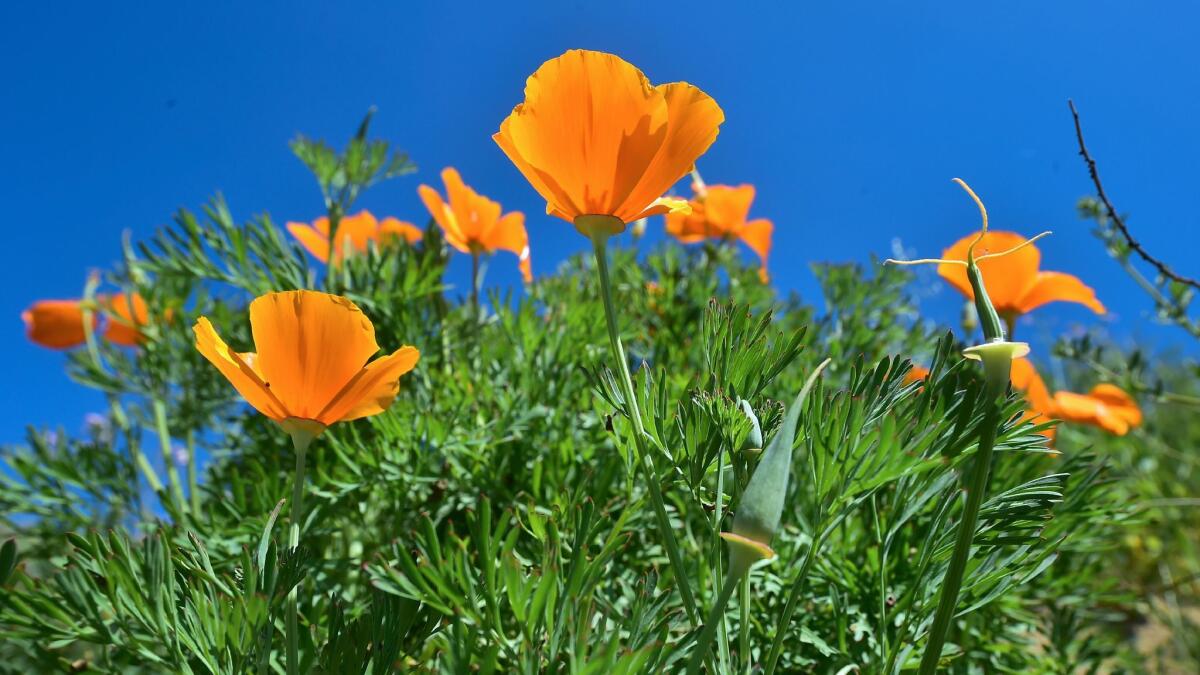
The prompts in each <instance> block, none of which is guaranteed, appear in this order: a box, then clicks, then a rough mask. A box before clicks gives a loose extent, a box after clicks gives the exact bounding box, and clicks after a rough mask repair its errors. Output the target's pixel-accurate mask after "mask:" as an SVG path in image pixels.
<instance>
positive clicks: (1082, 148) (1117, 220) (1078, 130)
mask: <svg viewBox="0 0 1200 675" xmlns="http://www.w3.org/2000/svg"><path fill="white" fill-rule="evenodd" d="M1067 105H1068V106H1070V107H1071V117H1072V118H1074V120H1075V139H1076V140H1077V141H1079V155H1080V156H1081V157H1083V161H1084V162H1086V163H1087V168H1088V173H1089V174H1091V176H1092V184H1093V185H1095V186H1096V196H1097V197H1099V198H1100V203H1102V204H1104V210H1105V212H1106V213H1107V215H1108V219H1109V220H1110V221H1112V223H1113V224H1114V225H1116V226H1117V230H1118V231H1119V232H1120V233H1121V236H1122V237H1124V238H1125V243H1127V244H1129V248H1131V249H1133V251H1134V252H1135V253H1137V254H1138V256H1140V257H1141V259H1142V260H1145V261H1146V262H1148V263H1150V264H1151V265H1153V266H1154V268H1155V269H1157V270H1158V272H1159V274H1161V275H1163V276H1164V277H1166V278H1168V279H1170V280H1172V281H1176V282H1178V283H1181V284H1186V285H1188V286H1191V287H1192V288H1195V289H1197V290H1200V281H1197V280H1195V279H1192V278H1190V277H1185V276H1183V275H1181V274H1178V273H1176V272H1175V271H1174V270H1172V269H1171V268H1170V267H1168V266H1167V264H1166V263H1164V262H1163V261H1161V260H1159V259H1158V258H1155V257H1154V256H1152V255H1150V253H1149V252H1147V251H1146V249H1144V248H1142V245H1141V244H1140V243H1138V241H1137V240H1136V239H1134V238H1133V235H1132V234H1130V233H1129V228H1128V227H1126V225H1125V220H1124V219H1123V218H1121V216H1120V215H1119V214H1118V213H1117V210H1116V209H1115V208H1114V207H1113V205H1112V202H1111V201H1109V199H1108V195H1107V194H1105V192H1104V184H1103V183H1101V182H1100V172H1099V170H1098V169H1097V168H1096V160H1094V159H1092V156H1091V154H1090V153H1088V149H1087V144H1085V143H1084V142H1083V127H1082V126H1081V125H1080V123H1079V111H1078V110H1076V109H1075V102H1074V101H1072V100H1070V99H1067Z"/></svg>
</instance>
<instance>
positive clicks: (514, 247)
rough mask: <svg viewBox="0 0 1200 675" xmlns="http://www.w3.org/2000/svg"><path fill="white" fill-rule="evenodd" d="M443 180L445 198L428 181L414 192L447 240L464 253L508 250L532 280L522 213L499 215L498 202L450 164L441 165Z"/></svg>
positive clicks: (527, 236)
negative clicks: (466, 182)
mask: <svg viewBox="0 0 1200 675" xmlns="http://www.w3.org/2000/svg"><path fill="white" fill-rule="evenodd" d="M442 182H443V183H445V184H446V199H445V200H443V199H442V196H441V195H440V194H438V191H437V190H435V189H433V188H431V187H429V186H428V185H422V186H420V187H419V188H417V194H419V195H421V201H423V202H425V208H427V209H429V213H430V215H432V216H433V219H434V221H436V222H437V224H438V225H439V226H441V228H442V232H444V233H445V235H446V242H447V243H448V244H450V245H451V246H453V247H454V248H456V249H458V250H459V251H462V252H463V253H487V254H489V255H490V254H491V253H493V252H495V251H496V250H497V249H499V250H504V251H511V252H512V253H515V254H517V258H518V259H519V260H520V263H519V265H520V268H521V276H522V277H524V279H525V282H526V283H529V282H530V281H533V269H532V267H531V266H530V262H529V234H528V233H527V232H526V231H525V214H523V213H521V212H520V211H513V212H512V213H506V214H504V215H503V216H501V215H500V204H499V203H497V202H494V201H492V200H490V199H488V198H487V197H484V196H483V195H481V194H479V193H478V192H475V191H474V190H472V189H471V188H470V186H468V185H466V184H465V183H463V181H462V177H461V176H459V175H458V171H456V170H455V169H453V168H451V167H447V168H445V169H442Z"/></svg>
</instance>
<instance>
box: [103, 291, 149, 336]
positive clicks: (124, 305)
mask: <svg viewBox="0 0 1200 675" xmlns="http://www.w3.org/2000/svg"><path fill="white" fill-rule="evenodd" d="M100 301H101V305H102V306H104V308H105V309H107V310H108V312H109V316H108V323H107V325H106V327H105V329H104V339H106V340H108V341H109V342H113V343H115V344H119V345H125V346H126V347H136V346H138V345H139V344H141V342H142V339H143V335H142V331H141V329H140V326H145V325H146V322H147V321H149V320H150V315H149V309H148V308H147V307H146V301H145V300H144V299H143V298H142V296H141V295H139V294H137V293H133V294H132V295H129V294H126V293H118V294H117V295H114V296H112V297H111V298H102V299H100Z"/></svg>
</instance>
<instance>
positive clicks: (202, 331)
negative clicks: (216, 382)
mask: <svg viewBox="0 0 1200 675" xmlns="http://www.w3.org/2000/svg"><path fill="white" fill-rule="evenodd" d="M192 331H193V332H194V333H195V334H196V349H197V350H198V351H199V352H200V353H201V354H203V355H204V358H206V359H208V360H209V362H210V363H212V364H213V365H214V366H216V367H217V370H219V371H221V374H222V375H224V376H225V379H227V380H229V383H230V384H232V385H233V387H234V388H235V389H237V391H238V393H239V394H241V395H242V398H244V399H246V402H247V403H249V404H250V405H252V406H254V409H255V410H258V411H259V412H260V413H262V414H264V415H266V416H267V417H270V418H271V419H273V420H277V421H279V420H283V419H286V418H287V417H288V413H287V409H286V408H285V407H284V406H283V404H282V403H281V402H280V401H279V399H278V398H276V397H275V395H274V394H273V393H272V392H271V390H270V388H269V387H268V386H267V384H266V382H265V381H264V380H263V379H262V377H261V375H260V374H259V373H258V372H256V369H255V367H254V366H252V365H251V363H252V362H253V361H252V360H250V359H247V358H246V357H251V356H253V355H252V354H247V355H239V354H235V353H233V352H232V351H231V350H230V349H229V345H227V344H225V341H224V340H222V339H221V336H219V335H217V331H216V330H214V329H213V326H212V323H210V322H209V320H208V319H206V318H205V317H200V318H199V319H197V320H196V325H195V326H194V327H193V328H192Z"/></svg>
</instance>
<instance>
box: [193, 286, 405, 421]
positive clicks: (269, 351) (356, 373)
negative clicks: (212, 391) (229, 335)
mask: <svg viewBox="0 0 1200 675" xmlns="http://www.w3.org/2000/svg"><path fill="white" fill-rule="evenodd" d="M250 328H251V331H252V333H253V336H254V345H255V347H256V348H257V350H258V351H257V352H250V353H240V354H239V353H237V352H234V351H233V350H231V349H230V348H229V346H228V345H226V344H225V342H224V341H222V340H221V338H220V336H218V335H217V333H216V331H215V330H214V329H213V326H212V324H211V323H209V321H208V319H207V318H205V317H200V318H199V319H198V320H197V321H196V325H195V327H194V328H193V330H194V331H195V333H196V349H198V350H200V353H201V354H203V355H204V357H205V358H207V359H208V360H209V361H211V362H212V364H213V365H214V366H216V367H217V369H218V370H220V371H221V374H223V375H224V376H225V377H226V378H228V379H229V382H230V383H231V384H232V385H233V386H234V387H235V388H236V389H237V390H238V393H240V394H241V395H242V397H244V398H245V399H246V401H247V402H248V403H250V405H252V406H254V407H255V408H256V409H257V410H258V411H259V412H261V413H262V414H264V415H266V416H267V417H269V418H271V419H273V420H275V421H276V422H279V423H280V425H281V426H283V427H284V428H285V429H287V430H288V431H289V432H293V431H294V429H295V428H296V427H301V428H307V429H309V430H310V433H312V434H313V435H316V434H319V433H320V432H321V431H323V430H324V429H325V427H328V426H329V425H331V424H333V423H334V422H340V421H343V420H353V419H358V418H360V417H368V416H370V415H377V414H379V413H381V412H383V411H384V410H386V409H387V408H388V406H390V405H391V403H392V400H393V399H394V398H395V396H396V392H397V391H398V388H399V382H398V381H399V379H400V376H401V375H403V374H405V373H407V372H408V371H410V370H412V368H413V366H414V365H416V363H417V359H418V357H419V356H420V354H419V353H418V352H417V350H416V349H415V348H413V347H410V346H407V345H406V346H403V347H401V348H399V349H397V350H396V351H394V352H392V353H391V354H389V355H387V356H383V357H381V358H378V359H376V360H374V361H371V362H370V363H367V360H368V359H370V358H371V356H373V355H374V354H375V353H376V352H378V351H379V345H378V344H377V343H376V342H375V328H374V326H372V325H371V321H370V320H369V319H368V318H367V317H366V316H365V315H364V314H363V313H362V311H361V310H359V308H358V307H356V306H355V305H354V303H352V302H350V301H349V300H347V299H346V298H343V297H341V296H337V295H330V294H328V293H318V292H315V291H288V292H284V293H268V294H267V295H264V296H261V297H259V298H257V299H256V300H254V301H253V302H251V303H250Z"/></svg>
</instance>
